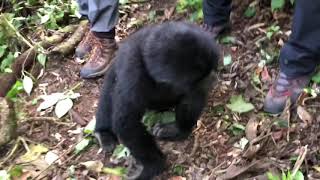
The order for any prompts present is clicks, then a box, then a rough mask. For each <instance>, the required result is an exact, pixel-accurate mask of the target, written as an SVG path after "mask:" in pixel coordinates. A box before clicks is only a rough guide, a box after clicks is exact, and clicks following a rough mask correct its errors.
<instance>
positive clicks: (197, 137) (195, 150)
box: [190, 133, 199, 156]
mask: <svg viewBox="0 0 320 180" xmlns="http://www.w3.org/2000/svg"><path fill="white" fill-rule="evenodd" d="M198 147H199V134H198V133H197V134H195V136H194V143H193V147H192V150H191V153H190V156H193V155H194V154H195V153H196V152H197V150H198Z"/></svg>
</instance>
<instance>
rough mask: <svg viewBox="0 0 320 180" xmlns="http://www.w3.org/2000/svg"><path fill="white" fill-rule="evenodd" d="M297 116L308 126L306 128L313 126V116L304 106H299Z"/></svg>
mask: <svg viewBox="0 0 320 180" xmlns="http://www.w3.org/2000/svg"><path fill="white" fill-rule="evenodd" d="M297 114H298V116H299V118H300V119H301V120H302V121H303V122H304V123H305V124H306V126H308V125H310V124H312V120H313V117H312V115H311V114H310V113H309V112H308V111H307V110H306V109H305V108H304V107H302V106H298V108H297Z"/></svg>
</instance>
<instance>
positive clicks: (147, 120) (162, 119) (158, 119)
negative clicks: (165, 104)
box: [142, 111, 175, 130]
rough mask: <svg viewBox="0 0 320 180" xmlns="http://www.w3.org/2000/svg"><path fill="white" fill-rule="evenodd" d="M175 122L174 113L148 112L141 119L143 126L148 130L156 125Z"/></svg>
mask: <svg viewBox="0 0 320 180" xmlns="http://www.w3.org/2000/svg"><path fill="white" fill-rule="evenodd" d="M174 121H175V113H174V112H170V111H167V112H155V111H148V112H147V113H145V115H144V116H143V118H142V122H143V124H144V125H145V126H146V127H147V129H148V130H150V129H151V128H152V127H153V126H154V125H155V124H156V123H170V122H174Z"/></svg>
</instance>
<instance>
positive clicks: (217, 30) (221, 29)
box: [201, 22, 231, 39]
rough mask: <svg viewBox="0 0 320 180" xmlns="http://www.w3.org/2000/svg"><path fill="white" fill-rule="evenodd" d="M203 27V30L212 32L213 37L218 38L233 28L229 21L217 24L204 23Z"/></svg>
mask: <svg viewBox="0 0 320 180" xmlns="http://www.w3.org/2000/svg"><path fill="white" fill-rule="evenodd" d="M201 27H202V28H203V30H205V31H206V32H208V33H210V34H211V36H212V38H213V39H217V38H218V37H219V36H220V35H222V34H224V33H226V32H228V31H230V30H231V25H230V23H229V22H227V23H224V24H221V25H216V26H211V25H208V24H203V25H202V26H201Z"/></svg>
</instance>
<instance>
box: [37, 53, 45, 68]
mask: <svg viewBox="0 0 320 180" xmlns="http://www.w3.org/2000/svg"><path fill="white" fill-rule="evenodd" d="M37 60H38V62H39V63H40V64H41V65H42V66H43V67H45V66H46V61H47V56H46V55H45V54H42V53H40V54H38V56H37Z"/></svg>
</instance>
